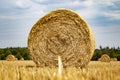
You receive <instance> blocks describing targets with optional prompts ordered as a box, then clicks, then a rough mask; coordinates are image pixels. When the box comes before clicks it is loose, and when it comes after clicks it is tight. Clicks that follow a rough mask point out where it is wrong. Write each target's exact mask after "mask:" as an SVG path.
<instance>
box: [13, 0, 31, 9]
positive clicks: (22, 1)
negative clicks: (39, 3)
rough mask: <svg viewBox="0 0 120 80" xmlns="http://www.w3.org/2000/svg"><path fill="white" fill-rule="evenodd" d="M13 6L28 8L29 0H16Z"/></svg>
mask: <svg viewBox="0 0 120 80" xmlns="http://www.w3.org/2000/svg"><path fill="white" fill-rule="evenodd" d="M15 6H16V8H19V9H28V8H30V4H29V0H16V1H15Z"/></svg>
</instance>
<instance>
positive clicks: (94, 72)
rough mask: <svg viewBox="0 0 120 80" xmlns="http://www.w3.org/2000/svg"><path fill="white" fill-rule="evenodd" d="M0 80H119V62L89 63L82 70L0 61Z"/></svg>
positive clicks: (27, 62) (31, 62)
mask: <svg viewBox="0 0 120 80" xmlns="http://www.w3.org/2000/svg"><path fill="white" fill-rule="evenodd" d="M0 80H120V62H119V61H113V62H109V63H106V62H100V61H91V62H90V63H89V64H88V66H87V67H86V68H84V69H80V68H71V67H69V68H65V69H63V72H62V76H60V75H59V74H58V69H57V68H47V67H44V68H40V67H36V66H35V63H34V62H33V61H0Z"/></svg>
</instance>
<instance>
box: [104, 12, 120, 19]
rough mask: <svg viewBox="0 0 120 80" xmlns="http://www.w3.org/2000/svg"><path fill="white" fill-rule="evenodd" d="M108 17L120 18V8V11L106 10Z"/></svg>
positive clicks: (105, 13)
mask: <svg viewBox="0 0 120 80" xmlns="http://www.w3.org/2000/svg"><path fill="white" fill-rule="evenodd" d="M103 14H104V15H105V16H106V17H108V18H109V19H110V20H120V10H119V11H113V12H112V11H110V12H104V13H103Z"/></svg>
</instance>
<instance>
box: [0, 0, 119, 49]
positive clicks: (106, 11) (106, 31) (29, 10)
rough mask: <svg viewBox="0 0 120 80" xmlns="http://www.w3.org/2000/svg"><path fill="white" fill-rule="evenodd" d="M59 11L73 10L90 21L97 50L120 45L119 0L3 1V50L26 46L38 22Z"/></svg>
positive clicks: (0, 21) (0, 22)
mask: <svg viewBox="0 0 120 80" xmlns="http://www.w3.org/2000/svg"><path fill="white" fill-rule="evenodd" d="M58 8H67V9H71V10H73V11H75V12H76V13H78V14H79V15H80V16H82V17H83V18H84V19H85V20H86V21H87V23H88V24H89V25H90V27H91V29H92V31H93V33H94V36H95V40H96V48H98V47H99V46H100V45H101V46H103V47H106V46H109V47H118V46H120V0H1V1H0V48H5V47H27V40H28V35H29V32H30V29H31V28H32V26H33V25H34V24H35V22H36V21H37V20H39V19H40V18H41V17H42V16H44V15H45V14H46V13H48V12H50V11H52V10H55V9H58Z"/></svg>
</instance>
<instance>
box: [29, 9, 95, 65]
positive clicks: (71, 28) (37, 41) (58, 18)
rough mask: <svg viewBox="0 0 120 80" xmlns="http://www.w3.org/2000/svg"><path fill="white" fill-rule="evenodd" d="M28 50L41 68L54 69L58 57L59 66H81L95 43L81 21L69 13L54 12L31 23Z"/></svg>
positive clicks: (65, 10)
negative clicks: (59, 60)
mask: <svg viewBox="0 0 120 80" xmlns="http://www.w3.org/2000/svg"><path fill="white" fill-rule="evenodd" d="M28 49H29V53H30V55H31V57H32V59H33V60H34V61H35V63H36V64H37V65H38V66H41V67H44V66H48V67H56V66H58V61H57V58H58V56H61V59H62V63H63V67H68V66H69V67H70V66H74V67H84V66H86V64H88V62H89V61H90V59H91V57H92V55H93V53H94V49H95V40H94V36H93V33H92V31H91V29H90V27H89V26H88V24H87V23H86V22H85V20H84V19H82V18H81V17H80V16H79V15H78V14H76V13H75V12H73V11H71V10H67V9H58V10H55V11H52V12H50V13H48V14H47V15H45V16H44V17H42V18H41V19H40V20H38V21H37V22H36V23H35V25H34V26H33V27H32V29H31V31H30V33H29V37H28Z"/></svg>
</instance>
